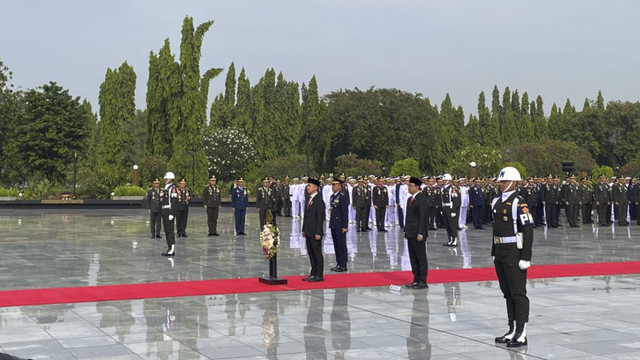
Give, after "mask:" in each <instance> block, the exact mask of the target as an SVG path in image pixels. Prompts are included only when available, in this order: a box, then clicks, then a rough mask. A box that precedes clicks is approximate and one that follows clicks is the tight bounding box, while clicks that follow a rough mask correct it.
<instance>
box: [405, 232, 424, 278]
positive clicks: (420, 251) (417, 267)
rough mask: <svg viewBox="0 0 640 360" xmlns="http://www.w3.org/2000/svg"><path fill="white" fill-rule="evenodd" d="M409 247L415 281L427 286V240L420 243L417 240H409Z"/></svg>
mask: <svg viewBox="0 0 640 360" xmlns="http://www.w3.org/2000/svg"><path fill="white" fill-rule="evenodd" d="M407 246H408V247H409V261H411V272H412V273H413V281H414V282H417V283H420V284H426V283H427V272H428V269H427V265H428V264H427V239H423V240H422V241H418V239H417V238H411V239H407Z"/></svg>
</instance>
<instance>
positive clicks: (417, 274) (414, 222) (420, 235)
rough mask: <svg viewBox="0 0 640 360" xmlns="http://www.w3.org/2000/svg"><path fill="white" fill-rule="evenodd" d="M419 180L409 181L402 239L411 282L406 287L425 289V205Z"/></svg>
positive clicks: (412, 178) (412, 179) (413, 178)
mask: <svg viewBox="0 0 640 360" xmlns="http://www.w3.org/2000/svg"><path fill="white" fill-rule="evenodd" d="M421 183H422V182H421V181H420V179H418V178H415V177H411V179H410V180H409V194H410V196H409V199H407V207H406V209H407V217H406V219H405V223H404V237H405V238H406V239H407V246H408V247H409V260H410V261H411V272H412V273H413V281H412V282H411V284H408V285H407V287H409V288H413V289H424V288H427V287H428V285H427V245H426V240H427V236H428V234H427V203H426V202H425V201H424V195H423V194H422V192H420V184H421Z"/></svg>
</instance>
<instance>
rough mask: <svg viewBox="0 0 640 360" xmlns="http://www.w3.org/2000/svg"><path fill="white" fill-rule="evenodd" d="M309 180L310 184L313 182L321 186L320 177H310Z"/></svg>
mask: <svg viewBox="0 0 640 360" xmlns="http://www.w3.org/2000/svg"><path fill="white" fill-rule="evenodd" d="M307 182H308V183H309V184H313V185H315V186H320V180H318V179H314V178H309V179H308V180H307Z"/></svg>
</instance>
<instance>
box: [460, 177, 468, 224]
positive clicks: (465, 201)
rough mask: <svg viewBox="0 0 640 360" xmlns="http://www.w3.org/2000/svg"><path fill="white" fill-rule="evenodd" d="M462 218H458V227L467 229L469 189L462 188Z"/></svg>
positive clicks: (466, 187) (464, 186)
mask: <svg viewBox="0 0 640 360" xmlns="http://www.w3.org/2000/svg"><path fill="white" fill-rule="evenodd" d="M459 189H460V217H458V227H459V228H461V229H466V228H467V209H469V187H468V186H466V185H463V186H460V188H459Z"/></svg>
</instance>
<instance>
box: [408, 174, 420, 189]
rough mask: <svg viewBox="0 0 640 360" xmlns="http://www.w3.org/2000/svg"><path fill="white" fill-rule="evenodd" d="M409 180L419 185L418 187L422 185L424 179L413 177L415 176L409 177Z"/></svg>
mask: <svg viewBox="0 0 640 360" xmlns="http://www.w3.org/2000/svg"><path fill="white" fill-rule="evenodd" d="M409 182H410V183H412V184H414V185H415V186H418V187H419V186H420V185H422V180H420V179H418V178H417V177H413V176H412V177H411V178H409Z"/></svg>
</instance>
